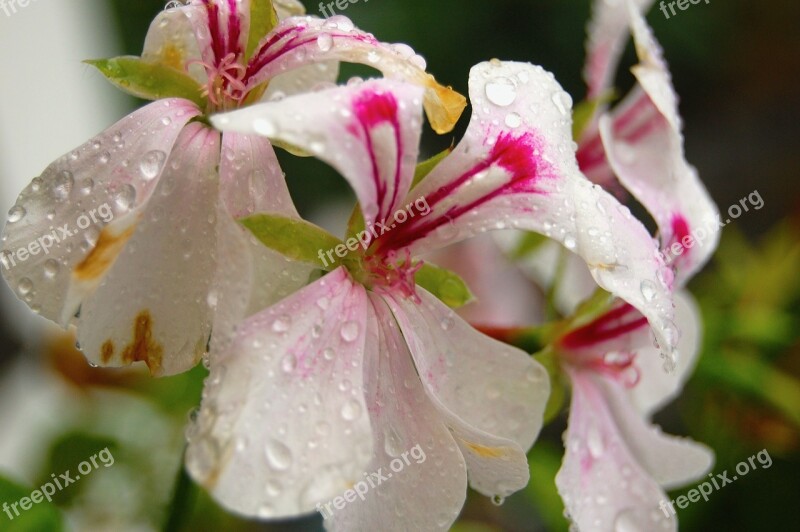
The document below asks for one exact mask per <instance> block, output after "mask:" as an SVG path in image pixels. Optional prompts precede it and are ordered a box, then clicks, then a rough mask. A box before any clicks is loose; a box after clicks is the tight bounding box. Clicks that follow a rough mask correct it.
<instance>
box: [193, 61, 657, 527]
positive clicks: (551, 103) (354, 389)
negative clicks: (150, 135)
mask: <svg viewBox="0 0 800 532" xmlns="http://www.w3.org/2000/svg"><path fill="white" fill-rule="evenodd" d="M512 79H513V80H515V81H514V82H512ZM514 83H521V84H524V85H525V87H526V89H530V90H525V91H522V90H519V91H517V90H516V89H515V85H514ZM563 94H564V93H563V91H562V89H561V88H560V87H559V86H558V84H557V83H556V82H555V80H554V79H553V77H552V75H551V74H549V73H547V72H545V71H544V70H542V69H541V68H538V67H533V66H531V65H526V64H519V63H500V62H492V63H484V64H481V65H478V66H476V67H474V68H473V70H472V72H471V75H470V97H471V100H472V104H473V107H474V113H473V118H472V121H471V123H470V125H469V127H468V129H467V132H466V134H465V136H464V138H463V139H462V141H461V142H460V144H459V145H458V146H457V147H456V148H455V149H454V151H453V152H452V153H451V154H450V155H449V156H447V157H446V158H445V159H444V160H443V161H442V162H441V163H439V164H438V165H437V166H436V168H434V170H433V171H432V172H431V173H430V174H429V175H428V176H427V177H426V178H425V179H424V180H423V181H422V182H420V183H419V184H418V185H417V186H415V187H413V188H411V184H412V177H413V173H414V168H415V164H416V160H417V156H418V150H419V148H418V143H419V137H420V131H421V125H422V120H421V116H420V115H421V104H422V98H423V94H422V90H421V89H420V88H419V87H417V86H413V85H409V84H398V83H393V82H389V81H372V82H367V83H364V84H362V85H356V86H351V87H346V88H337V89H330V90H327V91H323V92H320V93H316V94H309V95H300V96H296V97H291V98H286V99H284V100H282V101H280V102H273V103H267V104H263V105H259V106H254V107H250V108H248V109H243V110H240V111H235V112H232V113H228V114H225V115H220V116H217V117H213V118H212V122H213V123H214V124H215V125H216V126H217V127H218V128H220V129H222V130H223V131H228V130H233V131H237V132H240V133H243V134H252V133H259V132H260V133H262V134H266V135H268V136H269V138H270V139H272V140H273V141H279V142H282V143H285V144H288V145H292V146H296V147H299V148H301V149H303V150H305V151H308V152H311V153H314V154H315V155H316V156H317V157H319V158H320V159H322V160H324V161H326V162H328V163H329V164H330V165H332V166H333V167H335V168H336V169H338V170H339V172H340V173H341V174H342V175H343V176H344V177H345V179H347V180H348V181H349V183H350V184H351V186H352V187H353V189H354V190H355V193H356V196H357V198H358V200H359V204H360V207H361V212H362V214H363V217H364V220H365V223H366V225H367V226H371V225H373V224H380V225H382V226H386V227H387V229H388V231H386V232H385V233H384V234H381V235H380V236H378V237H377V238H375V239H374V240H372V241H371V242H370V243H369V246H368V248H367V249H366V250H361V251H357V252H353V253H352V254H351V256H349V257H348V258H347V260H346V261H344V264H347V266H340V267H338V268H337V269H335V270H334V271H333V272H331V273H328V274H327V275H325V276H324V277H322V278H321V279H320V280H318V281H316V282H315V283H313V284H311V285H309V286H308V287H306V288H304V289H303V290H301V291H300V292H298V293H296V294H295V295H293V296H290V297H289V298H287V299H285V300H283V301H281V302H280V303H278V304H277V305H275V306H273V307H270V308H267V309H266V310H264V311H262V312H260V313H259V314H256V315H255V316H253V317H252V318H250V319H248V320H247V321H245V323H244V324H243V325H241V326H240V327H239V328H238V332H237V335H236V338H235V340H234V341H233V343H232V344H231V346H230V348H229V349H227V350H226V351H225V352H224V353H222V354H221V355H220V356H219V357H214V358H212V361H211V375H210V377H209V386H208V387H207V389H206V391H205V394H204V399H203V404H202V407H201V411H200V414H199V417H198V419H197V422H196V423H195V425H194V426H193V428H192V430H191V431H190V438H189V440H190V442H189V448H188V454H187V466H188V468H189V470H190V472H191V473H192V475H193V476H194V478H195V479H196V480H197V481H198V482H200V483H201V484H203V485H204V486H206V487H207V488H208V489H209V491H211V492H212V494H213V495H214V496H215V498H217V499H218V500H219V501H221V502H222V503H223V504H224V505H225V506H227V507H228V508H231V509H233V510H235V511H238V512H241V513H244V514H247V515H260V516H262V517H288V516H293V515H297V514H301V513H304V512H310V511H313V510H314V509H315V507H316V505H317V504H318V503H324V502H325V501H327V500H329V499H331V498H333V497H335V496H337V495H340V494H342V493H343V492H344V491H345V490H347V489H348V488H349V487H352V486H353V485H354V484H355V483H357V482H359V481H361V480H362V478H363V477H362V474H364V472H366V471H377V470H379V469H380V468H383V469H384V470H387V468H388V464H389V463H390V461H391V460H392V459H393V458H394V457H396V456H397V453H399V452H400V451H402V450H404V449H410V448H412V447H413V446H414V445H416V444H417V443H419V444H421V445H422V446H423V448H424V450H425V452H426V454H427V455H428V457H429V458H428V462H429V463H432V464H435V465H432V466H431V465H426V467H425V468H417V469H414V470H406V471H404V472H403V473H402V474H398V475H396V476H395V477H394V478H392V479H391V481H389V482H387V483H386V484H381V485H380V486H378V487H377V489H376V490H374V491H370V495H369V498H366V499H365V500H363V501H362V500H357V501H356V502H353V503H350V504H349V505H347V506H346V507H344V508H343V509H339V508H337V509H336V510H334V511H333V516H332V517H331V519H330V520H329V521H328V523H329V525H330V527H331V528H332V529H358V530H368V529H374V528H381V529H390V530H407V529H425V530H446V529H448V527H449V526H450V524H451V523H452V522H453V521H454V520H455V518H456V516H457V515H458V512H459V510H460V508H461V506H462V504H463V502H464V497H465V488H466V485H467V478H469V483H470V485H471V486H472V487H473V488H474V489H476V490H477V491H479V492H480V493H483V494H485V495H488V496H493V497H499V498H502V497H504V496H506V495H508V494H510V493H512V492H514V491H516V490H518V489H520V488H522V487H523V486H524V485H525V484H526V483H527V480H528V468H527V464H526V460H525V451H526V450H527V449H528V448H529V447H530V446H531V444H532V443H533V441H534V439H535V437H536V435H537V433H538V431H539V428H540V426H541V421H542V413H543V410H544V406H545V402H546V399H547V395H548V392H549V385H548V381H547V378H546V373H545V372H544V370H543V368H541V367H540V366H539V364H537V363H536V362H534V361H533V360H532V359H531V358H530V357H529V356H528V355H526V354H525V353H524V352H522V351H520V350H518V349H516V348H513V347H509V346H507V345H504V344H502V343H499V342H496V341H494V340H491V339H490V338H488V337H486V336H483V335H481V334H479V333H477V332H476V331H474V330H473V329H471V328H470V327H469V326H468V325H467V324H466V323H465V322H464V321H462V320H461V318H459V317H458V316H457V315H456V314H454V313H453V311H451V310H450V309H448V308H447V307H445V306H444V305H443V304H442V303H441V302H440V301H439V300H438V299H436V298H435V297H434V296H433V295H431V294H430V293H428V292H427V291H425V290H424V289H422V288H421V287H418V286H416V285H415V281H414V274H415V272H416V270H417V269H418V268H419V267H420V263H419V262H417V261H415V260H414V259H413V257H414V256H417V255H418V254H422V253H425V252H428V251H432V250H435V249H438V248H440V247H443V246H446V245H449V244H452V243H455V242H458V241H460V240H463V239H465V238H468V237H471V236H474V235H476V234H477V233H480V232H484V231H488V230H493V229H498V228H503V227H507V226H517V227H524V228H527V229H530V230H535V231H539V232H542V233H545V234H548V235H552V236H553V237H554V238H560V239H561V240H562V241H566V244H567V245H568V246H570V247H571V248H572V249H573V250H575V252H576V253H578V254H579V255H580V256H581V257H583V259H584V260H585V261H587V263H589V264H590V265H591V267H592V268H593V270H594V271H595V272H597V278H598V282H601V283H602V284H603V286H606V287H607V288H608V289H609V290H612V291H613V292H615V293H617V294H620V296H621V297H624V298H629V299H630V300H631V302H632V304H634V305H636V306H637V308H639V309H640V310H641V311H642V312H643V313H647V314H648V315H650V316H652V317H653V321H652V323H653V324H654V329H655V330H657V331H659V334H660V327H661V324H662V323H663V321H664V320H666V319H669V318H670V317H671V316H670V315H669V312H670V310H671V309H672V304H671V301H670V299H669V293H668V292H667V291H666V289H664V290H661V291H659V292H658V293H657V294H656V297H654V298H652V299H650V300H645V299H644V298H642V297H641V295H640V294H639V292H638V291H631V290H630V289H629V288H628V287H630V286H631V285H635V286H638V285H639V284H640V283H641V281H642V280H643V278H645V277H647V278H653V279H655V278H656V273H657V271H658V270H659V268H662V269H663V267H664V265H663V262H659V258H658V256H657V254H656V253H655V251H656V249H655V243H654V241H653V240H652V239H651V238H650V237H649V235H648V234H647V232H646V230H645V229H644V227H643V226H641V225H640V224H638V222H635V221H633V220H630V219H629V218H628V217H627V216H626V215H625V214H624V212H622V211H621V210H620V209H619V204H618V203H617V202H616V200H615V199H614V198H613V197H611V196H610V195H608V194H606V193H605V192H603V191H602V190H600V189H599V187H594V186H592V185H591V183H589V182H588V181H587V180H586V179H585V178H584V177H583V176H582V175H581V174H580V172H579V171H578V167H577V163H576V161H575V158H574V148H573V144H572V141H571V138H570V119H569V116H570V115H569V111H570V110H569V108H568V105H567V106H566V108H565V104H564V103H563V100H562V99H560V98H562V95H563ZM420 198H424V199H425V201H426V204H427V205H428V206H429V207H430V212H429V214H427V215H426V216H424V217H413V218H411V217H409V218H406V219H404V220H400V219H397V218H394V217H393V214H392V213H395V212H397V211H398V209H399V208H401V207H402V206H404V205H407V204H409V203H412V202H414V201H416V200H419V199H420ZM592 226H597V227H601V228H603V230H607V231H609V232H610V233H611V234H612V235H613V238H611V239H609V240H603V241H600V240H598V239H587V238H583V237H582V235H583V234H585V228H586V227H592ZM556 227H559V228H563V231H556V230H554V228H556ZM662 311H663V312H662ZM665 345H666V344H665ZM431 458H433V460H431ZM467 472H469V477H467ZM263 486H266V487H267V489H261V487H263ZM254 487H258V489H254ZM327 510H328V511H331V510H330V508H327Z"/></svg>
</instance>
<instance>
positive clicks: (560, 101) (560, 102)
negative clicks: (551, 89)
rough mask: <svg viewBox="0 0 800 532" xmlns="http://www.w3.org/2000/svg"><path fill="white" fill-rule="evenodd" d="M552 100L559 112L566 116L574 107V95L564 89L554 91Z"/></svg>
mask: <svg viewBox="0 0 800 532" xmlns="http://www.w3.org/2000/svg"><path fill="white" fill-rule="evenodd" d="M552 100H553V103H554V104H555V106H556V108H557V109H558V112H559V113H561V114H562V115H564V116H567V115H568V114H569V110H570V109H571V108H572V96H570V95H569V94H567V93H566V92H564V91H558V92H555V93H553V96H552Z"/></svg>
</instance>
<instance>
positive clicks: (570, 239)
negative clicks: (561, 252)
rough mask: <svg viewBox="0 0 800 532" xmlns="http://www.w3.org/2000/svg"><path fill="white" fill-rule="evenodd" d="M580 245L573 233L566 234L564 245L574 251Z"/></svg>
mask: <svg viewBox="0 0 800 532" xmlns="http://www.w3.org/2000/svg"><path fill="white" fill-rule="evenodd" d="M577 246H578V241H577V240H575V237H574V236H573V235H570V234H567V235H565V236H564V247H565V248H567V249H568V250H570V251H573V250H574V249H575V248H576V247H577Z"/></svg>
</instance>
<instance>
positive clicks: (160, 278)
mask: <svg viewBox="0 0 800 532" xmlns="http://www.w3.org/2000/svg"><path fill="white" fill-rule="evenodd" d="M219 145H220V141H219V133H217V132H216V131H213V130H211V129H209V128H208V127H205V126H202V125H200V124H197V123H193V124H190V125H188V126H186V128H185V129H184V131H183V132H182V134H181V137H180V138H179V139H178V141H177V142H176V144H175V150H174V151H173V154H172V156H171V157H170V158H169V159H168V160H167V162H166V170H165V171H164V173H163V175H162V177H161V179H160V181H159V184H158V187H157V188H156V190H155V193H154V194H153V196H152V197H151V198H150V201H148V202H147V205H146V206H145V208H144V209H143V210H142V213H141V215H140V216H139V219H138V223H137V224H136V225H135V232H134V233H133V235H132V236H130V237H129V240H128V241H127V244H126V245H125V247H124V249H123V250H122V252H121V254H120V255H119V258H118V259H117V261H116V262H115V263H114V265H113V266H112V267H111V269H110V270H109V272H108V274H107V275H106V276H105V277H104V278H103V280H102V283H101V284H100V286H99V287H98V288H97V290H96V291H95V292H94V294H92V295H91V296H90V297H89V298H88V299H87V300H86V301H84V303H83V305H82V306H81V323H80V326H79V328H78V340H79V341H80V344H81V347H82V349H83V351H84V352H85V353H86V356H87V358H89V360H91V361H93V362H94V363H95V364H98V365H110V366H120V365H126V364H130V363H131V362H134V361H144V362H145V363H146V364H147V365H148V367H149V368H150V371H151V373H153V374H154V375H172V374H175V373H179V372H181V371H185V370H187V369H189V368H191V367H192V366H194V365H195V364H196V363H197V362H198V361H199V359H200V357H201V355H202V354H203V353H204V352H205V350H206V344H207V342H208V338H209V333H210V329H211V310H210V308H209V306H208V303H207V297H208V293H209V291H210V288H211V283H212V280H213V278H214V274H215V269H216V257H215V250H216V229H215V219H214V212H215V211H216V206H217V201H218V195H219V192H218V191H219V181H218V177H217V164H218V162H219ZM101 243H102V241H101ZM101 245H102V244H99V245H98V247H100V246H101ZM82 282H83V281H82V280H81V279H79V278H76V279H74V280H73V285H76V284H80V283H82Z"/></svg>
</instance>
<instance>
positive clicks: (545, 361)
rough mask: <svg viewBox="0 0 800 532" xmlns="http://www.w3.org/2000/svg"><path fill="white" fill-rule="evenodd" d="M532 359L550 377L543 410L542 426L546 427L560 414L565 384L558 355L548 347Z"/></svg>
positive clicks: (565, 392) (564, 397) (565, 390)
mask: <svg viewBox="0 0 800 532" xmlns="http://www.w3.org/2000/svg"><path fill="white" fill-rule="evenodd" d="M534 358H535V359H536V361H537V362H539V363H540V364H541V365H542V366H544V367H545V369H546V370H547V374H548V375H549V377H550V396H549V397H548V398H547V406H545V409H544V424H545V425H547V424H548V423H550V422H551V421H552V420H553V419H555V418H556V416H558V414H560V413H561V409H562V408H564V403H565V402H566V399H567V383H566V381H565V380H564V374H563V373H562V371H561V365H560V363H559V361H558V354H557V353H556V352H555V351H553V349H551V348H550V347H547V348H545V350H544V351H542V352H541V353H537V354H536V355H535V356H534Z"/></svg>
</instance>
